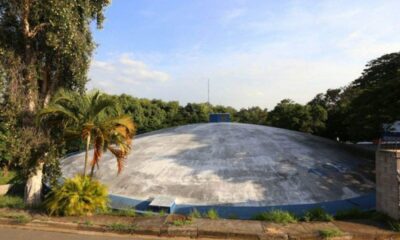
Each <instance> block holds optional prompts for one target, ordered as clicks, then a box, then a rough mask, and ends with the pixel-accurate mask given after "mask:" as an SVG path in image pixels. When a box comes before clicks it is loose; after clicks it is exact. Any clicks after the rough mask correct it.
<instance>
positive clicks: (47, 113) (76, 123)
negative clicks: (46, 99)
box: [38, 90, 135, 176]
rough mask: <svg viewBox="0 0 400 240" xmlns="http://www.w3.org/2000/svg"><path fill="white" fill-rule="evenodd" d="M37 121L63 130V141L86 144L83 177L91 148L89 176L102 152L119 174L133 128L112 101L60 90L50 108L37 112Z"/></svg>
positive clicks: (95, 93) (92, 93)
mask: <svg viewBox="0 0 400 240" xmlns="http://www.w3.org/2000/svg"><path fill="white" fill-rule="evenodd" d="M38 119H39V120H41V121H44V122H47V121H52V122H53V125H52V126H53V128H57V129H59V128H60V126H64V133H65V134H64V137H65V138H70V139H81V140H82V141H83V142H85V143H86V149H85V150H86V155H85V165H84V172H83V175H85V174H86V166H87V162H88V152H89V147H90V146H91V145H92V146H93V149H94V153H93V160H92V162H91V174H90V175H91V176H93V173H94V169H95V167H96V166H97V167H98V166H99V161H100V158H101V156H102V154H103V152H104V151H107V150H109V151H110V152H111V153H112V154H113V155H114V156H115V157H116V160H117V168H118V173H120V172H121V170H122V167H123V162H124V160H125V158H126V156H127V154H128V153H129V151H130V149H131V140H132V137H133V135H134V133H135V126H134V124H133V122H132V118H131V117H130V116H127V115H123V114H121V113H120V111H119V108H118V105H117V102H116V101H115V100H114V99H112V98H110V97H109V96H107V95H105V94H102V93H100V92H98V91H94V92H91V93H88V94H84V95H81V94H78V93H76V92H72V91H65V90H60V91H59V92H58V93H57V94H56V96H55V97H54V99H53V100H52V101H51V102H50V104H49V105H48V106H47V107H46V108H44V109H42V110H41V111H40V113H39V117H38ZM55 123H57V124H55ZM114 145H116V147H115V146H114Z"/></svg>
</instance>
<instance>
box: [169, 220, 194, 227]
mask: <svg viewBox="0 0 400 240" xmlns="http://www.w3.org/2000/svg"><path fill="white" fill-rule="evenodd" d="M191 223H192V221H190V220H188V219H186V220H185V219H180V220H175V221H173V222H172V225H174V226H177V227H180V226H184V225H189V224H191Z"/></svg>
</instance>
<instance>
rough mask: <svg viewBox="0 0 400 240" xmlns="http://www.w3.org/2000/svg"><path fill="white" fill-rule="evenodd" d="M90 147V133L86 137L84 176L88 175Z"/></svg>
mask: <svg viewBox="0 0 400 240" xmlns="http://www.w3.org/2000/svg"><path fill="white" fill-rule="evenodd" d="M89 147H90V133H89V134H88V136H87V138H86V153H85V166H84V167H83V176H86V169H87V164H88V158H89Z"/></svg>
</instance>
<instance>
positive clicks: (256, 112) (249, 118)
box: [234, 107, 268, 125]
mask: <svg viewBox="0 0 400 240" xmlns="http://www.w3.org/2000/svg"><path fill="white" fill-rule="evenodd" d="M234 116H235V119H236V120H237V121H238V122H241V123H251V124H259V125H265V124H267V119H268V118H267V117H268V110H267V109H261V108H260V107H251V108H247V109H246V108H242V109H240V110H239V111H238V112H237V113H235V114H234Z"/></svg>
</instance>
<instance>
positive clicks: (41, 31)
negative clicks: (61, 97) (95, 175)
mask: <svg viewBox="0 0 400 240" xmlns="http://www.w3.org/2000/svg"><path fill="white" fill-rule="evenodd" d="M109 3H110V0H0V65H1V66H0V68H3V69H5V76H4V77H5V79H6V84H5V85H6V86H5V87H6V88H7V91H6V99H7V102H6V104H4V105H5V106H7V108H9V109H10V112H12V111H14V112H17V111H16V110H15V109H18V110H20V111H21V112H20V113H18V114H15V115H17V117H18V118H20V119H18V121H14V119H15V116H12V117H11V118H12V121H14V122H17V123H18V124H19V125H16V126H14V128H15V129H17V130H18V129H20V130H21V129H26V128H32V131H38V130H37V129H36V130H35V129H34V128H35V126H34V124H33V123H34V118H33V116H34V115H35V113H36V111H37V110H39V109H41V108H42V107H43V106H45V105H46V104H47V103H48V102H49V100H50V99H51V97H52V96H53V95H54V93H55V92H56V91H57V90H58V89H59V88H66V89H70V90H74V91H80V92H83V91H84V87H85V83H86V82H87V71H88V68H89V63H90V57H91V55H92V52H93V50H94V47H95V43H94V41H93V39H92V33H91V28H90V24H91V22H92V21H96V23H97V27H98V28H101V26H102V23H103V20H104V14H103V11H104V9H105V7H106V6H107V5H108V4H109ZM2 108H3V109H4V108H5V107H4V106H3V104H2ZM12 114H14V113H12ZM3 119H6V120H7V118H3ZM6 120H2V121H6ZM21 131H22V130H21ZM46 154H47V153H46V152H43V153H42V154H36V155H35V156H32V158H34V157H35V158H36V159H32V160H36V162H37V164H36V165H33V166H34V167H33V169H32V171H31V172H32V173H31V174H29V176H28V181H27V184H26V189H25V190H26V191H25V192H26V194H25V202H26V204H27V205H36V204H38V203H39V201H40V196H41V194H40V192H41V177H38V176H40V174H41V172H42V171H43V159H44V158H45V156H46ZM33 179H36V180H33ZM33 185H36V186H33Z"/></svg>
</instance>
